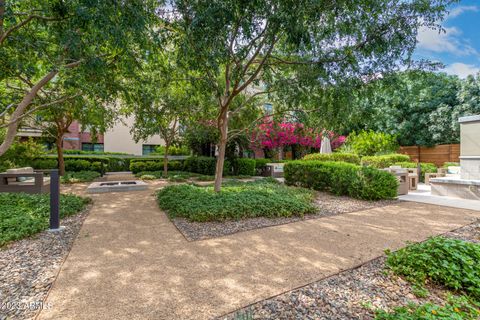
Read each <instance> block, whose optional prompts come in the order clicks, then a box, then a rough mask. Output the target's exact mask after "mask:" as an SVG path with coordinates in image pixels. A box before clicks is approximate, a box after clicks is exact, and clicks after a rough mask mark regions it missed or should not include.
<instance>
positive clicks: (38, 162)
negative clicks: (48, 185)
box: [30, 159, 58, 170]
mask: <svg viewBox="0 0 480 320" xmlns="http://www.w3.org/2000/svg"><path fill="white" fill-rule="evenodd" d="M30 166H31V167H32V168H34V169H38V170H48V169H56V168H57V167H58V164H57V160H56V159H35V160H32V162H31V163H30Z"/></svg>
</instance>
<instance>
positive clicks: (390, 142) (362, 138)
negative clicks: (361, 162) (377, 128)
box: [345, 130, 399, 156]
mask: <svg viewBox="0 0 480 320" xmlns="http://www.w3.org/2000/svg"><path fill="white" fill-rule="evenodd" d="M345 148H348V150H352V151H353V153H356V154H358V155H359V156H373V155H378V154H387V153H393V152H396V151H397V150H398V148H399V145H398V142H397V138H396V137H395V136H392V135H390V134H387V133H383V132H374V131H372V130H370V131H360V132H359V133H356V132H352V133H351V134H350V135H349V136H348V137H347V140H346V143H345Z"/></svg>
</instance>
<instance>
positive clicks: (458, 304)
mask: <svg viewBox="0 0 480 320" xmlns="http://www.w3.org/2000/svg"><path fill="white" fill-rule="evenodd" d="M479 310H480V304H479V303H477V302H475V301H471V300H470V299H468V297H465V296H460V297H456V296H449V297H448V299H447V303H446V304H445V305H444V306H440V305H436V304H433V303H425V304H422V305H418V304H414V303H409V304H408V305H407V306H405V307H397V308H395V309H394V310H393V311H392V312H388V311H384V310H377V311H376V312H375V319H376V320H419V319H425V320H427V319H431V320H434V319H445V320H451V319H458V320H462V319H463V320H475V319H478V318H479V317H480V311H479Z"/></svg>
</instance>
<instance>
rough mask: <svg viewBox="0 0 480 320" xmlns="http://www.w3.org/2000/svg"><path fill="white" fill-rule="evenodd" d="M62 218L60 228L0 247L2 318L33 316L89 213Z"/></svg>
mask: <svg viewBox="0 0 480 320" xmlns="http://www.w3.org/2000/svg"><path fill="white" fill-rule="evenodd" d="M89 209H90V206H89V207H87V209H86V210H84V211H83V212H81V213H79V214H76V215H74V216H70V217H67V218H65V219H62V221H61V225H62V226H64V227H65V229H64V230H62V231H61V232H48V231H43V232H41V233H39V234H36V235H34V236H32V237H30V238H26V239H23V240H20V241H16V242H13V243H11V244H9V245H7V246H5V247H3V248H0V319H2V320H3V319H12V320H13V319H33V318H34V317H35V315H36V313H37V312H38V311H39V309H41V308H48V307H49V306H48V305H45V304H43V301H44V299H45V297H46V296H47V293H48V290H49V289H50V287H51V285H52V283H53V282H54V281H55V277H56V275H57V273H58V270H59V268H60V266H61V265H62V263H63V261H64V259H65V258H66V257H67V255H68V253H69V251H70V248H71V246H72V244H73V241H74V239H75V237H76V236H77V234H78V231H79V230H80V227H81V226H82V223H83V221H84V220H85V218H86V216H87V215H88V211H89Z"/></svg>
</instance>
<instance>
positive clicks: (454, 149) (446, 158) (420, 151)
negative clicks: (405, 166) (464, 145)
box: [399, 144, 460, 167]
mask: <svg viewBox="0 0 480 320" xmlns="http://www.w3.org/2000/svg"><path fill="white" fill-rule="evenodd" d="M399 153H403V154H408V155H409V156H410V159H411V160H412V161H419V162H431V163H434V164H435V165H437V166H439V167H440V166H442V165H443V164H444V163H445V162H459V161H460V159H459V157H460V145H459V144H442V145H437V146H434V147H419V146H410V147H400V150H399Z"/></svg>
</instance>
